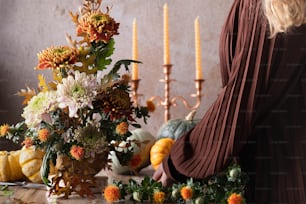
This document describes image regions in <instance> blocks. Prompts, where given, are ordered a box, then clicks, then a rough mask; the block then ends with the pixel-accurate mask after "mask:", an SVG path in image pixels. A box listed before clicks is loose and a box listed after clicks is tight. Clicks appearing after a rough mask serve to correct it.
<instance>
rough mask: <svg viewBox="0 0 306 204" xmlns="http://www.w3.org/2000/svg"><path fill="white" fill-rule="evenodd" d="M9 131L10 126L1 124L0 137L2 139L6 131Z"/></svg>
mask: <svg viewBox="0 0 306 204" xmlns="http://www.w3.org/2000/svg"><path fill="white" fill-rule="evenodd" d="M9 129H10V126H9V125H8V124H3V125H1V126H0V137H3V136H5V135H6V134H7V133H8V131H9Z"/></svg>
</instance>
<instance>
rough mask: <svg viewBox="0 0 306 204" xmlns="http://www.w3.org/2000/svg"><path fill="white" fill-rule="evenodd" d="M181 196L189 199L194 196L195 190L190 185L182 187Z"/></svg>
mask: <svg viewBox="0 0 306 204" xmlns="http://www.w3.org/2000/svg"><path fill="white" fill-rule="evenodd" d="M181 196H182V198H183V199H184V200H189V199H191V198H192V196H193V190H192V188H190V187H189V186H183V187H182V188H181Z"/></svg>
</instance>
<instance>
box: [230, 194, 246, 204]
mask: <svg viewBox="0 0 306 204" xmlns="http://www.w3.org/2000/svg"><path fill="white" fill-rule="evenodd" d="M227 203H228V204H242V203H243V197H242V196H241V194H238V193H232V194H231V195H230V196H229V197H228V198H227Z"/></svg>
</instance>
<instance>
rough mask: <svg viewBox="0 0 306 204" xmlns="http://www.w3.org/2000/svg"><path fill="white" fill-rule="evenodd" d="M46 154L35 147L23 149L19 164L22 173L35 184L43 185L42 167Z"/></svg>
mask: <svg viewBox="0 0 306 204" xmlns="http://www.w3.org/2000/svg"><path fill="white" fill-rule="evenodd" d="M44 154H45V153H44V152H43V151H41V150H38V149H35V147H34V146H31V147H28V148H26V147H23V148H22V149H21V153H20V158H19V164H20V166H21V170H22V173H23V174H24V175H25V176H26V177H27V178H28V179H29V180H30V181H31V182H33V183H41V182H42V179H41V176H40V167H41V165H42V160H43V157H44Z"/></svg>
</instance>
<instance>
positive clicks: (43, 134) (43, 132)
mask: <svg viewBox="0 0 306 204" xmlns="http://www.w3.org/2000/svg"><path fill="white" fill-rule="evenodd" d="M49 136H50V132H49V130H48V129H46V128H43V129H40V130H39V131H38V139H39V140H40V141H42V142H45V141H47V140H48V138H49Z"/></svg>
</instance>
